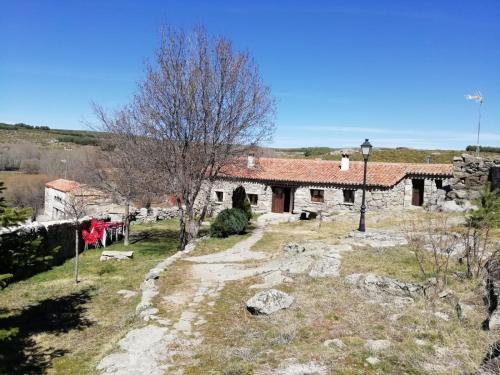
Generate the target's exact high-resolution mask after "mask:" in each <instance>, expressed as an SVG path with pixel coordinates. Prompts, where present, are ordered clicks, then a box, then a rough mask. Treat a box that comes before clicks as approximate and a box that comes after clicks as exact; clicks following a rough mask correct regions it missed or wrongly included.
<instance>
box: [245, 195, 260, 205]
mask: <svg viewBox="0 0 500 375" xmlns="http://www.w3.org/2000/svg"><path fill="white" fill-rule="evenodd" d="M247 197H248V200H249V201H250V204H251V205H252V206H257V202H258V201H259V196H258V195H257V194H247Z"/></svg>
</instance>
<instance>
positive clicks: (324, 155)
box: [0, 123, 500, 170]
mask: <svg viewBox="0 0 500 375" xmlns="http://www.w3.org/2000/svg"><path fill="white" fill-rule="evenodd" d="M106 135H107V134H106V133H101V132H95V131H88V130H65V129H51V128H50V127H48V126H35V125H28V124H24V123H19V124H5V123H0V146H1V144H18V143H22V144H35V145H39V146H49V147H50V148H52V149H54V148H55V149H57V148H64V147H66V146H64V145H68V144H72V145H73V146H70V147H73V148H74V147H75V146H74V145H79V146H102V139H104V138H103V136H104V137H105V136H106ZM68 146H69V145H68ZM0 148H1V147H0ZM341 150H342V149H339V148H330V147H302V148H264V149H263V151H264V155H266V156H270V157H286V158H310V159H324V160H338V159H340V151H341ZM481 150H482V151H481V154H482V155H492V154H498V153H500V147H489V146H488V147H482V149H481ZM474 151H475V146H467V149H466V150H420V149H418V150H417V149H412V148H407V147H396V148H375V149H374V150H373V151H372V155H371V156H370V161H381V162H405V163H427V162H428V158H429V157H430V162H431V163H451V162H452V160H453V157H454V156H459V155H461V154H462V153H464V152H468V153H471V154H472V153H474ZM350 152H351V160H362V157H361V154H360V152H359V148H357V147H356V148H352V149H350ZM0 170H1V168H0Z"/></svg>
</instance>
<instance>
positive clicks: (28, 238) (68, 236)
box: [0, 219, 90, 281]
mask: <svg viewBox="0 0 500 375" xmlns="http://www.w3.org/2000/svg"><path fill="white" fill-rule="evenodd" d="M89 226H90V220H88V219H82V220H80V221H79V228H78V232H79V250H80V251H83V248H84V242H83V239H82V238H81V230H82V229H83V228H85V229H88V228H89ZM75 229H76V228H75V224H74V222H73V221H70V220H61V221H53V222H50V223H39V222H33V223H30V224H26V225H20V226H16V227H9V228H1V229H0V274H4V273H12V274H13V275H14V278H13V280H11V281H16V280H21V279H23V278H26V277H29V276H31V275H34V274H36V273H38V272H42V271H45V270H47V269H49V268H50V267H53V266H55V265H59V264H62V263H63V262H64V261H65V260H66V259H69V258H72V257H74V256H75Z"/></svg>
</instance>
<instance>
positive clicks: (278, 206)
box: [271, 187, 285, 214]
mask: <svg viewBox="0 0 500 375" xmlns="http://www.w3.org/2000/svg"><path fill="white" fill-rule="evenodd" d="M284 210H285V192H284V191H283V188H279V187H274V188H273V202H272V207H271V211H272V212H276V213H278V214H281V213H283V211H284Z"/></svg>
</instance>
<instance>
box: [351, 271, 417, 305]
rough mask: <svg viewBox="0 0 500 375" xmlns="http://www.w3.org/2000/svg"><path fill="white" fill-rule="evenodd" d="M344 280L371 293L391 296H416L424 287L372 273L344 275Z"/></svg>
mask: <svg viewBox="0 0 500 375" xmlns="http://www.w3.org/2000/svg"><path fill="white" fill-rule="evenodd" d="M345 280H346V282H347V283H348V284H351V285H353V286H356V287H357V288H358V289H361V290H364V291H366V292H369V293H372V294H384V295H387V296H393V297H403V298H405V297H409V298H412V299H414V298H417V297H420V296H422V295H423V294H424V288H423V287H422V286H421V285H418V284H413V283H405V282H402V281H399V280H395V279H391V278H390V277H385V276H377V275H375V274H372V273H367V274H360V273H357V274H356V273H355V274H351V275H349V276H347V277H346V279H345Z"/></svg>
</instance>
